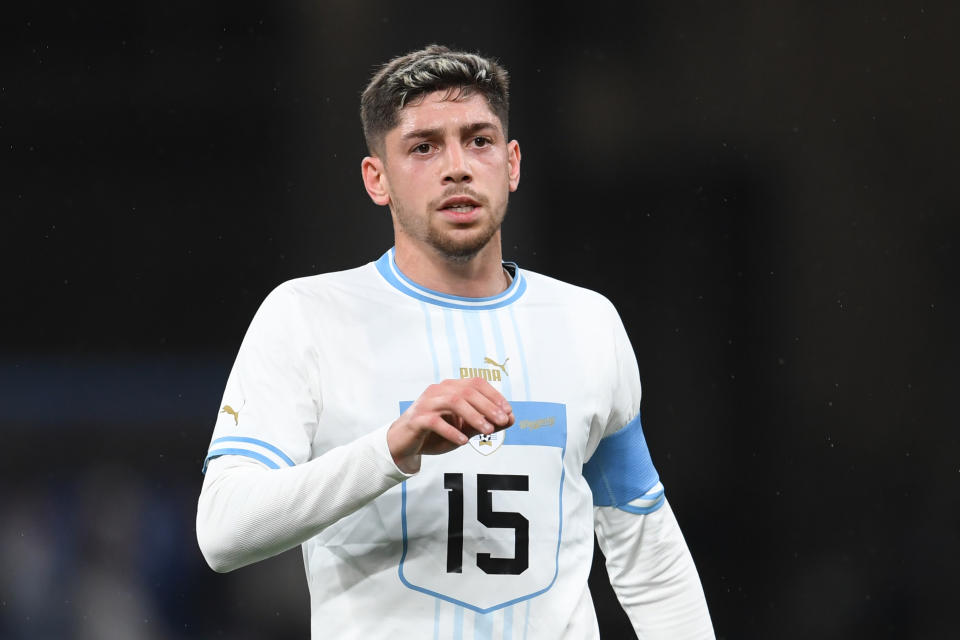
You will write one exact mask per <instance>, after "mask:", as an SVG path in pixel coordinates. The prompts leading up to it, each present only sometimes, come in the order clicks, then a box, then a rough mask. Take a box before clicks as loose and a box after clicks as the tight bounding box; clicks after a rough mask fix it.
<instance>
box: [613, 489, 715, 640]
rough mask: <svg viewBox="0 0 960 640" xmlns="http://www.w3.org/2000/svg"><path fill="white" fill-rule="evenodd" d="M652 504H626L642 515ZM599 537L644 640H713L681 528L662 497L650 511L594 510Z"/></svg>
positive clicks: (620, 596) (622, 600) (615, 585)
mask: <svg viewBox="0 0 960 640" xmlns="http://www.w3.org/2000/svg"><path fill="white" fill-rule="evenodd" d="M650 502H651V501H650V500H646V501H644V500H642V499H641V500H636V501H633V502H632V503H629V504H630V506H632V507H634V510H636V511H644V510H646V508H647V507H645V506H644V505H646V504H648V503H650ZM594 512H595V520H596V532H597V539H598V541H599V543H600V549H601V550H602V551H603V554H604V556H606V559H607V573H608V574H609V576H610V584H611V585H612V586H613V589H614V592H615V593H616V594H617V598H618V599H619V601H620V604H621V606H623V608H624V610H625V611H626V612H627V616H628V617H629V618H630V622H631V623H632V624H633V628H634V630H635V631H636V633H637V637H638V638H641V639H642V640H647V639H657V638H663V639H670V640H681V639H684V638H691V639H693V638H696V639H700V638H713V637H714V632H713V625H712V623H711V621H710V612H709V611H708V609H707V602H706V598H705V597H704V594H703V588H702V587H701V585H700V577H699V575H698V574H697V568H696V567H695V566H694V563H693V558H692V557H691V555H690V551H689V550H688V549H687V543H686V541H685V540H684V539H683V534H682V533H681V531H680V526H679V525H678V524H677V519H676V517H675V516H674V514H673V510H672V509H671V508H670V504H669V503H668V502H667V501H666V500H665V499H663V498H662V497H661V503H660V504H659V505H657V507H656V509H655V510H654V511H652V512H650V513H630V512H627V511H624V510H622V509H620V508H617V507H596V508H595V509H594Z"/></svg>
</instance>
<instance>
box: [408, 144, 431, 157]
mask: <svg viewBox="0 0 960 640" xmlns="http://www.w3.org/2000/svg"><path fill="white" fill-rule="evenodd" d="M412 151H413V152H414V153H420V154H427V153H430V145H429V143H426V142H421V143H420V144H418V145H417V146H415V147H414V148H413V149H412Z"/></svg>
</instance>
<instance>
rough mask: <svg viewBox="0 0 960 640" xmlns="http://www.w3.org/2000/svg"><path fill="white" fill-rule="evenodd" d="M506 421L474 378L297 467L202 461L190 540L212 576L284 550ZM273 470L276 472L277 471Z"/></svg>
mask: <svg viewBox="0 0 960 640" xmlns="http://www.w3.org/2000/svg"><path fill="white" fill-rule="evenodd" d="M512 423H513V416H512V413H511V411H510V407H509V405H508V404H507V403H506V400H504V399H503V398H502V396H500V394H499V393H498V392H497V391H496V390H495V389H493V387H491V386H490V385H489V383H487V382H485V381H483V380H480V379H474V380H447V381H444V382H443V383H440V384H437V385H432V386H431V387H429V388H428V389H427V390H426V391H425V392H424V393H423V394H422V395H421V396H420V398H418V400H417V401H416V402H415V403H414V404H413V405H412V406H411V407H410V408H409V409H408V410H407V411H405V412H404V413H403V415H402V416H400V418H398V419H397V420H396V421H395V422H394V423H393V424H392V425H390V427H389V428H381V429H377V430H376V431H374V432H372V433H370V434H368V435H366V436H363V437H361V438H359V439H357V440H355V441H353V442H351V443H350V444H347V445H344V446H341V447H337V448H335V449H332V450H330V451H328V452H326V453H324V454H323V455H321V456H320V457H318V458H315V459H313V460H310V461H308V462H304V463H302V464H299V465H295V466H289V467H284V468H277V469H271V468H267V467H265V466H264V465H263V464H262V463H261V462H259V461H257V460H256V459H255V458H253V457H250V456H246V455H221V456H218V457H216V458H213V459H212V460H210V461H209V464H208V467H207V475H206V478H205V480H204V483H203V489H202V490H201V493H200V500H199V504H198V508H197V541H198V542H199V544H200V549H201V551H202V552H203V555H204V558H206V560H207V563H208V564H209V565H210V567H211V568H213V569H214V570H215V571H220V572H223V571H231V570H233V569H236V568H239V567H242V566H245V565H248V564H251V563H253V562H257V561H259V560H262V559H264V558H268V557H270V556H273V555H276V554H278V553H281V552H283V551H286V550H287V549H290V548H292V547H294V546H296V545H298V544H300V543H302V542H304V541H305V540H307V539H308V538H311V537H312V536H314V535H316V534H318V533H319V532H320V531H322V530H323V529H325V528H326V527H327V526H329V525H330V524H333V523H334V522H336V521H337V520H340V519H341V518H344V517H346V516H348V515H350V514H351V513H353V512H354V511H356V510H357V509H359V508H360V507H362V506H363V505H365V504H367V503H368V502H370V501H371V500H373V499H375V498H376V497H377V496H379V495H381V494H382V493H383V492H385V491H387V490H388V489H390V488H391V487H393V486H395V485H397V484H399V483H400V482H402V481H403V480H404V479H406V478H407V477H409V475H408V474H407V473H406V472H405V471H409V472H410V473H415V472H416V471H418V470H419V468H420V456H421V455H423V454H437V453H444V452H447V451H452V450H453V449H455V448H457V447H459V446H462V445H463V444H465V443H466V442H467V439H468V438H469V437H470V436H471V435H473V434H475V433H492V432H493V431H495V430H499V429H503V428H506V427H507V426H509V425H510V424H512ZM278 466H279V465H278Z"/></svg>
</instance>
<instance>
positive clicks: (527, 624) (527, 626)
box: [523, 600, 530, 640]
mask: <svg viewBox="0 0 960 640" xmlns="http://www.w3.org/2000/svg"><path fill="white" fill-rule="evenodd" d="M529 629H530V601H529V600H527V617H526V618H525V619H524V621H523V640H527V631H528V630H529Z"/></svg>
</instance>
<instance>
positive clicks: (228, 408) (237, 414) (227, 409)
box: [220, 404, 242, 425]
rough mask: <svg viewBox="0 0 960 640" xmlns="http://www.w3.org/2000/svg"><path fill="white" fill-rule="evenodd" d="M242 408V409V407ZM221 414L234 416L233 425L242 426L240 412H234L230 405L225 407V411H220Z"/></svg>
mask: <svg viewBox="0 0 960 640" xmlns="http://www.w3.org/2000/svg"><path fill="white" fill-rule="evenodd" d="M241 408H242V407H241ZM220 413H228V414H230V415H231V416H233V424H234V425H239V424H240V412H239V411H234V410H233V407H231V406H230V405H228V404H225V405H223V409H221V410H220Z"/></svg>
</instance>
